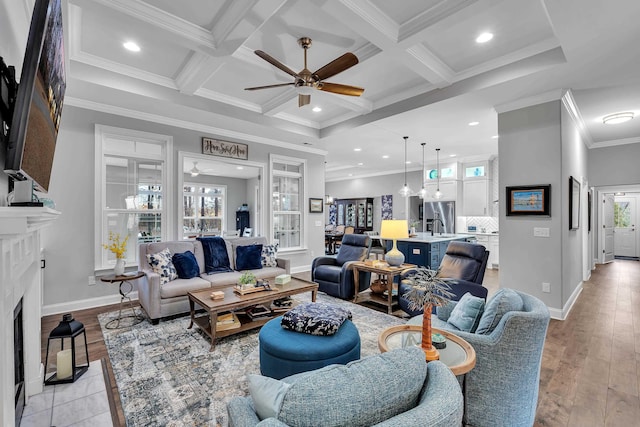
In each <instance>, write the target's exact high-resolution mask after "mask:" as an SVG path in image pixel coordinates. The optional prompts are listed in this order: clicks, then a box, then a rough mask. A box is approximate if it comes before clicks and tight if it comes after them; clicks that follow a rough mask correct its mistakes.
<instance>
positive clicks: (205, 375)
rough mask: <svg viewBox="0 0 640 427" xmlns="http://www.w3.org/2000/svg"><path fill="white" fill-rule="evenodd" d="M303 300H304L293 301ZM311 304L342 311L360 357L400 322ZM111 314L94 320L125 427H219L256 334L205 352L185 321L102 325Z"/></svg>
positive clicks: (252, 366) (252, 353)
mask: <svg viewBox="0 0 640 427" xmlns="http://www.w3.org/2000/svg"><path fill="white" fill-rule="evenodd" d="M294 298H295V299H296V300H298V301H310V294H302V295H296V296H295V297H294ZM317 300H318V301H320V302H327V303H331V304H336V305H339V306H342V307H345V308H347V309H348V310H350V311H351V313H352V314H353V322H354V323H355V325H356V326H357V327H358V330H359V332H360V338H361V347H362V350H361V355H362V357H364V356H368V355H372V354H378V353H379V351H378V342H377V340H378V334H379V333H380V332H381V331H382V330H383V329H385V328H387V327H389V326H393V325H399V324H402V323H405V321H403V320H402V319H399V318H397V317H394V316H390V315H387V314H385V313H381V312H378V311H375V310H372V309H369V308H366V307H363V306H359V305H356V304H352V303H350V302H347V301H342V300H339V299H336V298H332V297H330V296H327V295H324V294H318V298H317ZM117 314H118V313H117V312H111V313H105V314H102V315H100V316H99V321H100V325H101V327H102V333H103V335H104V339H105V343H106V346H107V349H108V352H109V358H110V360H111V365H112V367H113V371H114V374H115V378H116V383H117V385H118V390H119V391H120V398H121V401H122V406H123V410H124V415H125V418H126V421H127V425H128V426H130V427H132V426H223V427H225V426H227V425H228V420H227V410H226V403H227V402H228V401H229V399H231V398H232V397H233V396H244V395H247V394H248V388H247V381H246V377H245V375H246V374H248V373H255V374H259V373H260V367H259V353H258V331H259V330H258V329H254V330H252V331H246V332H243V333H240V334H237V335H232V336H229V337H225V338H222V339H220V340H218V341H217V344H216V347H215V349H214V351H212V352H209V346H210V343H209V339H208V338H207V337H206V336H204V335H203V334H202V332H200V330H199V329H198V328H197V327H195V326H194V328H193V329H187V327H188V326H189V317H188V316H186V317H181V318H177V319H173V320H168V321H162V322H160V324H158V325H156V326H154V325H151V324H150V323H149V322H147V321H144V322H142V323H139V324H137V325H133V326H128V327H123V328H121V329H106V328H105V327H104V325H105V324H106V323H107V322H109V321H110V320H112V319H114V318H115V317H117Z"/></svg>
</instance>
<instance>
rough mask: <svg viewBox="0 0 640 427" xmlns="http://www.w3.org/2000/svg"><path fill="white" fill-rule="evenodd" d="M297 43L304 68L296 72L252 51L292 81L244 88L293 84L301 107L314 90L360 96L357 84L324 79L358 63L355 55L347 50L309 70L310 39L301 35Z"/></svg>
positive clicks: (361, 90)
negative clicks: (293, 79) (345, 83)
mask: <svg viewBox="0 0 640 427" xmlns="http://www.w3.org/2000/svg"><path fill="white" fill-rule="evenodd" d="M298 44H299V45H300V47H302V49H303V50H304V68H303V69H302V70H301V71H300V72H298V73H296V72H295V71H293V70H291V68H289V67H287V66H286V65H284V64H283V63H282V62H280V61H278V60H277V59H275V58H274V57H272V56H271V55H269V54H267V53H265V52H263V51H261V50H256V51H255V52H254V53H255V54H256V55H258V56H259V57H260V58H262V59H264V60H265V61H267V62H268V63H269V64H271V65H273V66H274V67H276V68H278V69H280V70H282V71H284V72H285V73H287V74H289V75H290V76H292V77H294V78H295V81H294V82H293V83H279V84H273V85H267V86H255V87H247V88H245V90H260V89H271V88H276V87H284V86H293V87H294V89H295V90H296V92H297V93H298V106H299V107H303V106H305V105H308V104H310V103H311V93H312V92H313V91H314V90H321V91H324V92H331V93H336V94H338V95H348V96H360V95H362V92H364V89H363V88H360V87H357V86H349V85H343V84H338V83H329V82H325V81H324V80H325V79H328V78H330V77H333V76H335V75H336V74H339V73H341V72H343V71H345V70H347V69H349V68H351V67H353V66H354V65H356V64H357V63H358V57H357V56H355V55H354V54H353V53H351V52H347V53H345V54H344V55H342V56H339V57H338V58H336V59H334V60H333V61H331V62H329V63H328V64H326V65H324V66H323V67H321V68H319V69H318V70H316V71H315V72H313V73H312V72H311V71H309V69H308V68H307V49H309V48H310V47H311V39H310V38H309V37H302V38H300V39H298Z"/></svg>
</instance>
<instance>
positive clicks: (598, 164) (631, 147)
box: [588, 143, 640, 187]
mask: <svg viewBox="0 0 640 427" xmlns="http://www.w3.org/2000/svg"><path fill="white" fill-rule="evenodd" d="M639 163H640V144H638V143H636V144H626V145H616V146H613V147H605V148H592V149H591V150H589V159H588V167H589V185H591V186H593V187H602V186H607V185H626V184H640V165H639Z"/></svg>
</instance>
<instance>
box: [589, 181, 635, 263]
mask: <svg viewBox="0 0 640 427" xmlns="http://www.w3.org/2000/svg"><path fill="white" fill-rule="evenodd" d="M594 190H595V197H594V201H595V202H596V203H597V204H598V208H596V207H595V206H594V208H593V215H594V225H595V227H596V230H597V231H598V232H597V238H596V239H594V245H595V248H594V254H596V256H594V263H597V264H602V263H603V254H602V248H603V247H604V244H603V242H604V232H603V230H602V197H603V195H604V194H605V193H619V192H621V193H640V184H621V185H604V186H600V187H594ZM639 209H640V207H639Z"/></svg>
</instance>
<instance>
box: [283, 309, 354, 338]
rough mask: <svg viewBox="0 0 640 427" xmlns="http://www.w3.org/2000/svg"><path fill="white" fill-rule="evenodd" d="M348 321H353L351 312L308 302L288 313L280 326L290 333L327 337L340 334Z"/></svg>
mask: <svg viewBox="0 0 640 427" xmlns="http://www.w3.org/2000/svg"><path fill="white" fill-rule="evenodd" d="M347 319H351V312H350V311H349V310H347V309H346V308H342V307H338V306H336V305H332V304H325V303H322V302H307V303H304V304H300V305H298V306H296V307H295V308H294V309H293V310H290V311H288V312H286V313H285V314H284V316H282V320H281V321H280V325H281V326H282V327H283V328H285V329H288V330H290V331H296V332H303V333H305V334H311V335H325V336H326V335H333V334H335V333H336V332H338V329H340V326H341V325H342V323H343V322H344V321H345V320H347Z"/></svg>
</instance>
